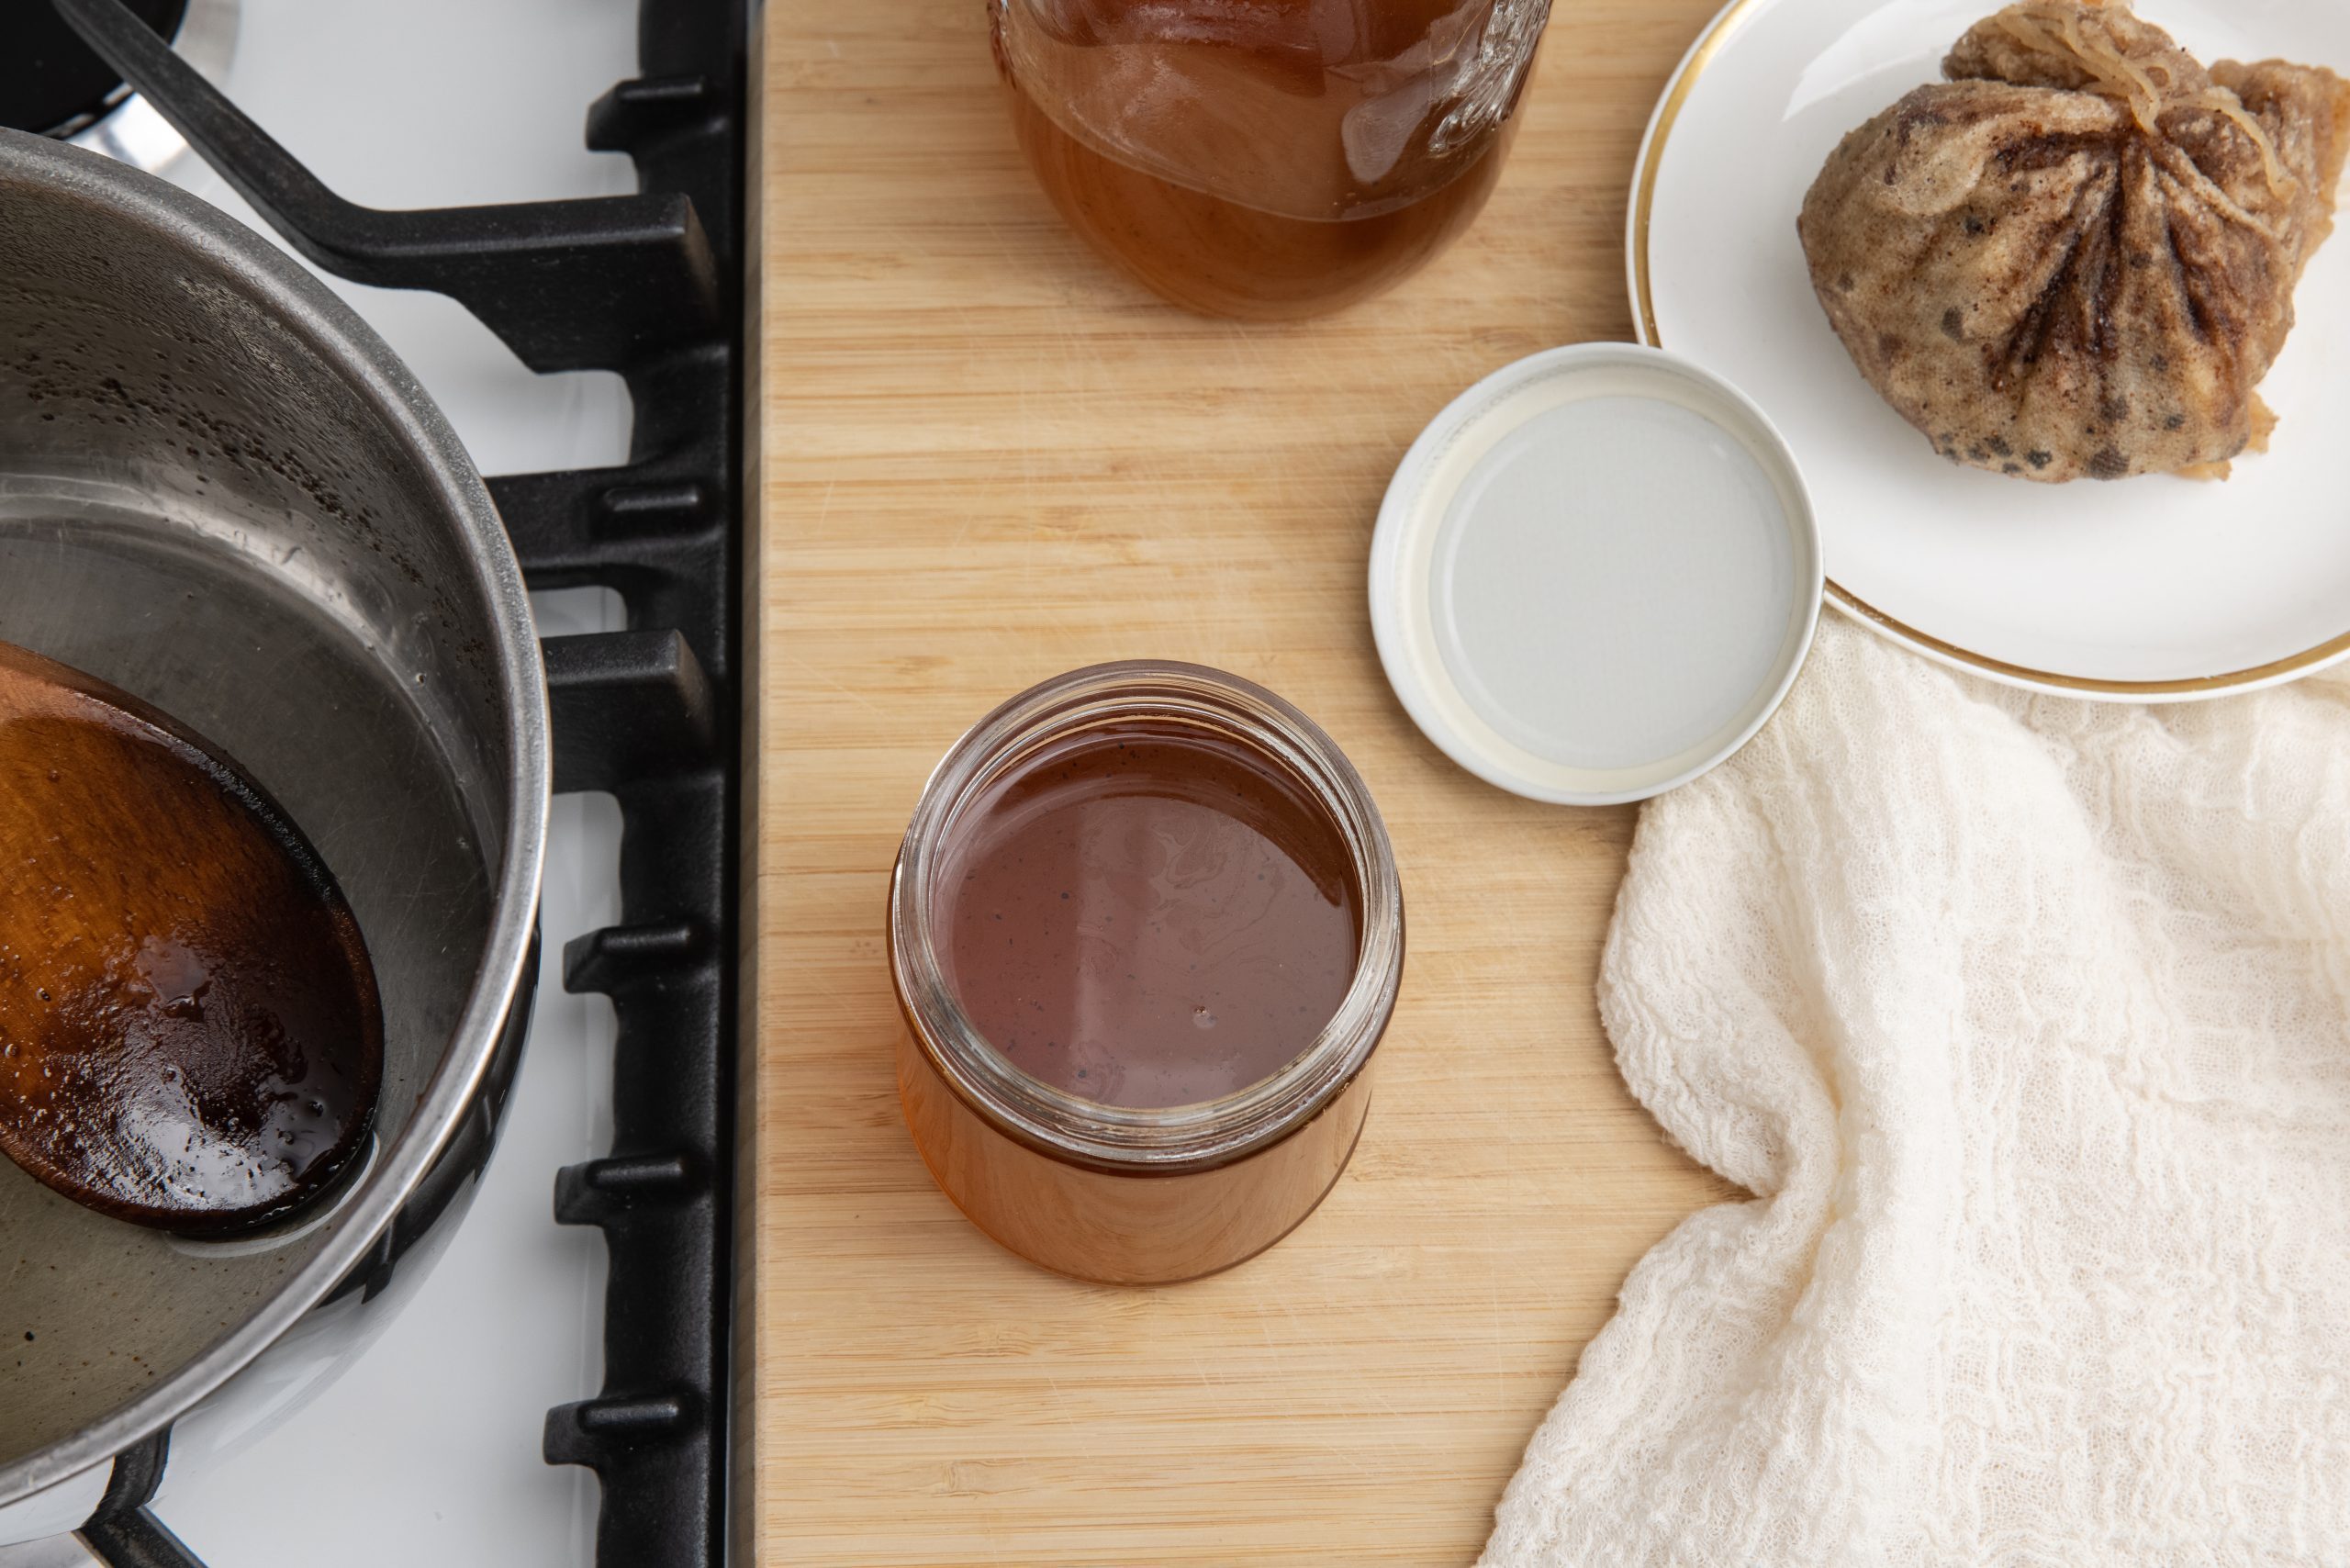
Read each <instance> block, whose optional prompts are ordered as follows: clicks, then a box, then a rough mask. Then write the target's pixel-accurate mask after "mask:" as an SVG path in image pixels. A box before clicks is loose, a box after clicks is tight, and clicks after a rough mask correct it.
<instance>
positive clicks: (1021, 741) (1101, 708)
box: [889, 660, 1404, 1174]
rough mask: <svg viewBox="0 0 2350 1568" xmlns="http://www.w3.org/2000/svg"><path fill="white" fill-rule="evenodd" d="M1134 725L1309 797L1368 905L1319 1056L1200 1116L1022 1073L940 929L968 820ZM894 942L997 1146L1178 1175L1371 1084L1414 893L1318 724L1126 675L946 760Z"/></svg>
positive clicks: (923, 1033) (1077, 682)
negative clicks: (1178, 727) (1256, 764)
mask: <svg viewBox="0 0 2350 1568" xmlns="http://www.w3.org/2000/svg"><path fill="white" fill-rule="evenodd" d="M1136 720H1142V721H1145V722H1147V721H1151V720H1160V721H1165V722H1173V723H1177V724H1189V725H1193V726H1199V727H1203V728H1208V729H1212V730H1214V731H1216V732H1218V733H1220V734H1222V735H1224V736H1225V737H1226V738H1228V739H1231V740H1236V741H1238V742H1239V743H1241V744H1242V745H1247V746H1248V747H1249V748H1250V749H1252V750H1254V751H1256V752H1258V753H1259V755H1261V756H1265V757H1267V758H1268V759H1269V760H1270V761H1271V762H1273V763H1274V764H1275V765H1277V766H1279V767H1281V771H1282V772H1283V773H1284V774H1285V775H1288V776H1290V777H1292V778H1293V779H1294V780H1295V781H1296V782H1297V783H1299V784H1301V785H1303V786H1304V788H1305V790H1307V792H1308V794H1309V795H1310V797H1311V798H1312V799H1313V801H1315V804H1316V805H1318V806H1319V807H1320V808H1321V809H1322V810H1323V811H1324V812H1326V813H1327V814H1328V815H1329V817H1330V819H1331V821H1332V822H1333V823H1335V824H1336V825H1337V829H1338V831H1339V833H1340V834H1341V836H1342V837H1343V839H1344V840H1345V843H1346V846H1347V851H1348V856H1349V857H1350V860H1351V864H1352V870H1353V873H1354V877H1355V881H1356V886H1357V889H1358V893H1359V897H1360V921H1361V932H1360V939H1359V941H1358V942H1357V944H1356V955H1355V972H1354V978H1353V980H1352V981H1351V983H1350V984H1349V985H1348V990H1347V993H1346V995H1345V997H1344V999H1342V1000H1341V1001H1340V1002H1339V1003H1338V1008H1337V1012H1336V1013H1334V1014H1332V1015H1331V1017H1330V1019H1329V1020H1328V1022H1326V1024H1325V1025H1323V1026H1322V1028H1321V1031H1320V1032H1319V1033H1318V1034H1316V1035H1315V1037H1314V1040H1313V1042H1312V1043H1311V1044H1309V1045H1308V1046H1307V1047H1305V1048H1304V1050H1303V1051H1301V1052H1299V1053H1298V1054H1297V1055H1296V1056H1295V1057H1293V1058H1291V1059H1290V1060H1289V1062H1288V1063H1287V1064H1286V1065H1284V1066H1283V1067H1281V1068H1280V1069H1278V1070H1275V1071H1274V1072H1273V1073H1272V1074H1270V1076H1268V1077H1265V1078H1262V1079H1259V1080H1258V1081H1256V1082H1255V1083H1252V1084H1249V1085H1248V1086H1247V1087H1246V1088H1243V1089H1240V1090H1237V1091H1235V1092H1233V1093H1231V1094H1227V1095H1225V1096H1224V1097H1223V1098H1221V1099H1216V1100H1209V1101H1203V1102H1201V1103H1196V1104H1191V1105H1173V1106H1167V1107H1163V1108H1142V1107H1134V1106H1121V1105H1108V1104H1103V1103H1100V1102H1097V1101H1092V1100H1087V1099H1083V1098H1080V1097H1079V1096H1077V1095H1073V1094H1070V1093H1068V1092H1065V1091H1063V1090H1060V1089H1057V1088H1055V1087H1053V1086H1052V1085H1050V1084H1047V1083H1045V1082H1043V1081H1040V1080H1038V1079H1036V1078H1034V1077H1032V1076H1030V1075H1029V1074H1028V1073H1026V1072H1024V1071H1023V1070H1021V1069H1020V1068H1018V1067H1016V1066H1014V1065H1013V1063H1012V1062H1011V1060H1010V1059H1009V1058H1006V1057H1005V1056H1004V1055H1003V1053H1002V1052H1001V1051H999V1050H998V1049H997V1048H996V1047H994V1046H993V1045H991V1044H990V1042H989V1041H988V1040H987V1038H986V1037H985V1036H983V1035H981V1034H980V1033H979V1029H978V1027H977V1026H976V1025H973V1024H972V1022H971V1021H970V1019H969V1017H968V1015H967V1014H965V1013H964V1011H963V1008H962V1004H961V1002H959V1001H958V1000H957V997H956V995H955V992H954V989H953V987H952V986H950V985H949V984H948V983H947V981H946V975H945V971H944V968H943V966H942V964H941V961H940V958H939V954H938V949H937V946H936V944H935V941H934V933H933V931H932V929H931V927H932V924H933V911H934V890H935V887H936V878H937V874H938V869H939V862H940V860H941V858H942V857H943V856H944V855H945V853H946V849H947V847H948V846H949V844H950V842H951V840H952V837H953V834H952V830H953V828H954V826H955V825H956V823H957V818H958V814H959V813H960V812H961V811H963V810H964V809H965V808H966V807H968V806H969V805H970V804H971V803H972V802H973V801H975V800H976V799H977V798H978V797H979V795H980V794H981V793H982V791H984V790H986V788H987V787H988V786H989V785H990V784H992V783H993V782H995V781H996V780H998V779H1000V778H1002V777H1003V776H1004V775H1005V774H1006V773H1007V772H1009V771H1010V770H1012V769H1013V768H1014V767H1018V766H1019V765H1020V764H1021V763H1022V762H1023V761H1024V759H1025V758H1027V757H1028V756H1032V755H1034V754H1035V752H1036V751H1037V750H1038V749H1039V748H1041V747H1043V746H1046V745H1050V744H1053V743H1055V742H1057V741H1060V740H1064V739H1066V738H1068V737H1069V736H1072V735H1076V734H1082V733H1083V732H1085V731H1086V730H1089V729H1093V728H1098V727H1101V726H1103V725H1107V724H1112V723H1125V722H1135V721H1136ZM889 935H890V970H891V976H892V979H893V980H895V982H896V985H897V990H898V996H899V1000H900V1002H901V1004H902V1005H903V1007H904V1008H905V1011H906V1015H907V1020H908V1023H909V1024H910V1025H911V1026H912V1029H913V1032H914V1036H915V1039H916V1041H917V1043H918V1044H919V1045H920V1046H921V1047H922V1050H923V1054H924V1055H925V1056H927V1057H928V1058H930V1061H931V1063H932V1065H933V1066H934V1067H935V1068H936V1069H937V1070H938V1073H939V1075H940V1077H941V1078H943V1079H944V1080H945V1081H946V1083H947V1085H948V1087H949V1088H950V1089H952V1090H953V1091H954V1092H955V1093H956V1095H957V1097H959V1098H960V1099H962V1100H963V1101H964V1102H965V1103H967V1104H968V1105H969V1106H970V1107H971V1108H972V1109H973V1110H974V1111H976V1112H978V1113H979V1114H980V1115H981V1116H982V1117H984V1118H985V1119H986V1120H987V1121H988V1122H990V1124H992V1125H993V1126H996V1127H997V1128H998V1129H999V1130H1001V1131H1002V1132H1004V1133H1006V1134H1008V1135H1010V1136H1011V1137H1015V1138H1018V1139H1019V1140H1020V1141H1022V1142H1024V1143H1026V1144H1028V1145H1030V1146H1031V1147H1033V1148H1038V1149H1040V1150H1042V1151H1044V1152H1046V1153H1047V1154H1050V1155H1052V1156H1054V1157H1056V1158H1057V1159H1064V1160H1071V1161H1074V1162H1077V1163H1080V1164H1085V1165H1091V1166H1094V1167H1097V1168H1100V1169H1104V1170H1124V1171H1128V1172H1136V1173H1139V1172H1145V1171H1152V1172H1160V1173H1170V1174H1171V1173H1176V1172H1180V1171H1187V1170H1203V1169H1208V1168H1211V1167H1214V1166H1217V1165H1223V1164H1227V1163H1230V1162H1231V1161H1233V1160H1236V1159H1244V1158H1246V1157H1247V1156H1248V1155H1249V1154H1252V1153H1254V1152H1256V1151H1257V1150H1258V1149H1260V1148H1265V1147H1267V1146H1268V1145H1270V1144H1273V1143H1277V1142H1279V1141H1280V1140H1281V1138H1283V1137H1287V1136H1288V1135H1289V1134H1290V1133H1291V1132H1292V1131H1294V1130H1295V1129H1296V1128H1298V1127H1301V1126H1304V1125H1305V1124H1306V1123H1307V1122H1309V1121H1311V1120H1312V1119H1313V1118H1314V1116H1315V1114H1318V1113H1319V1112H1320V1111H1321V1109H1322V1108H1323V1107H1324V1106H1325V1105H1326V1104H1328V1103H1330V1101H1331V1100H1333V1099H1335V1098H1336V1097H1337V1095H1338V1094H1339V1093H1340V1092H1342V1091H1343V1090H1344V1089H1345V1088H1346V1087H1347V1085H1348V1084H1349V1083H1351V1082H1352V1081H1354V1080H1355V1078H1356V1077H1357V1076H1358V1075H1360V1073H1361V1071H1362V1070H1363V1068H1364V1066H1365V1065H1366V1064H1367V1063H1368V1062H1369V1061H1370V1059H1371V1052H1372V1050H1373V1049H1374V1048H1376V1047H1377V1046H1378V1044H1379V1039H1380V1036H1381V1035H1382V1034H1383V1033H1384V1032H1385V1029H1386V1026H1387V1020H1388V1018H1389V1016H1390V1015H1391V1014H1393V1011H1394V1005H1395V998H1396V994H1397V992H1398V991H1399V990H1400V988H1401V983H1402V980H1403V969H1404V898H1403V887H1402V883H1401V880H1400V879H1399V877H1398V875H1397V873H1396V869H1395V857H1394V850H1393V846H1392V845H1391V844H1390V843H1389V841H1388V837H1387V828H1386V824H1385V823H1384V822H1383V821H1382V819H1381V817H1380V814H1379V808H1378V805H1377V804H1376V803H1375V802H1374V801H1372V799H1371V790H1370V789H1369V787H1368V786H1366V785H1365V784H1364V783H1363V780H1362V777H1361V775H1360V774H1359V773H1357V772H1356V771H1355V768H1354V765H1353V764H1352V763H1350V762H1348V760H1347V757H1346V754H1345V753H1343V752H1341V751H1340V750H1339V749H1338V746H1337V743H1336V742H1335V741H1333V740H1331V739H1330V737H1329V736H1328V735H1327V734H1325V733H1324V732H1323V730H1322V728H1321V727H1320V726H1319V725H1317V724H1315V722H1314V721H1313V720H1311V719H1309V718H1307V717H1306V716H1305V715H1304V713H1303V712H1301V711H1298V710H1297V709H1296V708H1294V707H1292V705H1291V704H1290V703H1288V702H1286V701H1284V700H1282V699H1281V698H1280V697H1277V696H1275V695H1274V694H1273V693H1272V692H1270V691H1268V690H1266V689H1264V688H1263V687H1261V686H1259V685H1257V684H1256V683H1255V682H1253V681H1249V680H1245V679H1243V678H1240V677H1238V676H1235V675H1229V674H1226V673H1225V672H1224V671H1222V670H1215V669H1210V668H1207V667H1205V666H1201V665H1191V664H1180V663H1173V662H1165V661H1156V660H1129V661H1125V662H1123V663H1117V664H1104V665H1094V666H1090V667H1088V668H1085V669H1080V670H1073V671H1071V672H1069V674H1067V675H1063V676H1058V677H1056V678H1053V679H1051V680H1047V681H1045V682H1043V683H1042V684H1041V685H1038V686H1035V687H1032V688H1030V689H1028V690H1026V691H1024V692H1022V693H1021V694H1020V695H1019V696H1017V697H1014V698H1013V699H1012V700H1009V701H1007V702H1005V703H1003V704H1002V706H1001V707H999V708H997V709H996V710H995V711H993V712H991V713H990V714H989V715H988V716H987V717H986V718H984V719H981V720H980V721H979V722H978V723H977V724H974V725H973V726H972V727H971V728H970V729H969V730H968V731H967V732H965V734H963V736H962V738H961V739H959V740H958V741H957V742H956V743H955V745H953V746H952V747H951V748H950V749H949V750H948V751H947V753H946V756H945V757H944V758H942V759H941V760H940V762H939V764H938V767H936V768H935V769H934V771H933V772H932V774H931V776H930V779H929V782H928V783H927V784H925V785H924V786H923V794H922V801H921V802H920V804H918V805H917V806H916V807H915V809H914V815H913V820H912V823H911V824H910V825H909V826H908V827H907V829H906V836H905V840H904V842H903V844H902V846H901V848H900V850H899V853H898V862H897V868H896V870H895V872H894V873H893V874H892V876H891V878H890V924H889Z"/></svg>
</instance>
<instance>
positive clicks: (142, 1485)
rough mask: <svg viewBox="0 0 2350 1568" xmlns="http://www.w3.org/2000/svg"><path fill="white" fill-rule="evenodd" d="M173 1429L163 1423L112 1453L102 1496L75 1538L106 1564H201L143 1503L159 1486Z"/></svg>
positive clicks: (112, 1567)
mask: <svg viewBox="0 0 2350 1568" xmlns="http://www.w3.org/2000/svg"><path fill="white" fill-rule="evenodd" d="M171 1452H172V1431H171V1428H168V1427H166V1428H163V1429H162V1431H160V1432H158V1433H156V1434H155V1435H154V1436H153V1437H151V1438H150V1439H147V1440H146V1441H145V1442H143V1443H140V1445H139V1446H138V1447H137V1448H134V1449H130V1450H127V1451H125V1452H122V1453H118V1454H117V1455H116V1456H115V1461H114V1473H113V1475H112V1476H110V1477H109V1478H108V1479H107V1481H106V1495H105V1496H104V1497H102V1498H100V1499H99V1500H98V1508H97V1512H95V1513H94V1514H92V1515H91V1516H90V1517H89V1518H88V1520H87V1521H86V1522H84V1525H83V1526H82V1528H81V1529H77V1530H75V1531H74V1532H73V1534H74V1537H75V1539H77V1540H80V1541H81V1543H82V1545H83V1546H84V1548H86V1549H87V1550H88V1551H89V1553H90V1555H91V1556H93V1557H95V1558H96V1559H97V1560H98V1561H99V1562H101V1563H103V1564H105V1568H204V1564H203V1562H200V1561H198V1559H197V1558H196V1553H194V1552H192V1551H189V1550H188V1549H187V1547H186V1546H185V1545H184V1544H183V1543H182V1542H181V1540H180V1538H179V1537H177V1536H175V1535H173V1533H172V1532H171V1530H170V1529H169V1528H168V1527H167V1526H165V1525H164V1523H163V1521H162V1520H161V1519H159V1518H156V1517H155V1516H154V1514H153V1512H152V1511H151V1510H150V1509H149V1508H148V1506H147V1505H148V1504H149V1503H151V1502H152V1501H153V1500H154V1497H155V1489H156V1488H157V1487H158V1486H161V1485H162V1484H163V1467H164V1466H165V1465H167V1464H168V1463H170V1462H171Z"/></svg>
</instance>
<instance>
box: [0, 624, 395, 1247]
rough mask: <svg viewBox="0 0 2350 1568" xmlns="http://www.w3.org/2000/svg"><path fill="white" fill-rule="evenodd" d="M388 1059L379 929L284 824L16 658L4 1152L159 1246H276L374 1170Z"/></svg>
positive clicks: (2, 809) (77, 690)
mask: <svg viewBox="0 0 2350 1568" xmlns="http://www.w3.org/2000/svg"><path fill="white" fill-rule="evenodd" d="M383 1061H384V1022H383V1011H382V1007H381V1005H380V1003H379V1002H378V1001H377V999H376V994H375V970H374V969H373V968H372V967H371V966H370V965H369V963H368V961H367V948H366V945H365V944H364V942H363V941H362V940H361V938H360V935H359V925H358V923H357V922H356V921H355V920H353V918H352V913H351V908H350V906H349V905H348V904H347V903H345V902H343V897H342V892H341V889H340V888H338V887H337V886H336V885H335V881H334V878H333V877H332V875H331V874H330V873H329V872H328V870H327V868H326V866H325V865H324V864H323V863H322V862H321V861H320V860H319V856H318V852H317V851H316V850H314V849H313V848H311V847H310V845H309V842H308V840H307V839H305V838H304V837H303V836H302V834H301V833H300V832H299V831H298V830H297V828H296V827H295V826H294V824H293V823H291V822H289V821H287V820H286V817H285V812H282V811H281V810H279V808H278V806H277V803H276V802H275V801H272V800H271V799H270V798H269V796H268V795H267V794H265V793H263V790H261V789H260V787H259V786H257V785H255V784H254V783H253V782H252V780H251V779H249V778H246V777H245V776H244V774H243V773H242V772H241V771H240V770H239V769H238V767H236V765H235V764H234V763H231V762H229V760H228V759H226V758H225V757H223V756H220V755H219V754H218V752H217V751H215V750H214V749H213V748H212V747H211V746H210V745H208V744H207V743H206V742H205V741H204V740H202V739H201V738H200V737H198V736H196V734H193V733H191V732H190V731H188V730H187V729H185V728H184V727H183V726H181V725H180V724H178V723H175V722H173V721H172V720H171V719H169V718H167V717H166V716H165V715H163V714H162V713H160V712H158V711H155V710H154V709H152V708H151V707H149V706H148V705H147V704H146V703H144V702H141V701H140V700H138V699H137V698H135V697H132V696H130V695H129V693H127V692H123V691H118V690H117V689H115V688H113V687H111V686H108V685H106V683H105V682H103V681H100V680H96V679H94V678H91V677H89V676H86V675H83V674H81V673H80V672H78V671H76V670H72V669H68V668H67V667H66V666H63V665H61V664H57V663H55V662H54V661H52V660H50V659H45V658H43V657H41V656H40V655H38V654H33V653H28V652H27V651H26V650H25V649H22V648H19V647H17V646H14V645H13V644H7V643H0V1149H5V1150H6V1153H7V1154H8V1156H9V1157H10V1158H11V1159H15V1160H16V1161H17V1164H19V1165H21V1166H23V1167H24V1168H25V1169H26V1170H28V1171H30V1172H31V1173H32V1174H33V1175H34V1176H36V1177H38V1178H39V1180H40V1181H41V1182H45V1183H47V1184H48V1185H49V1186H50V1187H52V1188H55V1189H56V1190H57V1191H58V1192H60V1193H64V1194H65V1195H66V1196H67V1197H70V1198H73V1199H74V1200H76V1201H78V1202H80V1203H84V1204H88V1205H90V1206H91V1207H92V1208H95V1209H98V1210H101V1211H102V1212H104V1213H106V1214H109V1215H116V1216H117V1217H118V1218H122V1219H127V1220H131V1221H135V1222H137V1223H138V1224H140V1225H150V1226H159V1227H162V1228H164V1229H168V1230H174V1231H181V1232H187V1233H218V1232H223V1231H229V1230H236V1229H241V1228H245V1227H248V1226H257V1225H262V1224H265V1223H267V1222H269V1221H271V1220H274V1219H276V1218H278V1217H279V1216H281V1215H285V1214H286V1213H287V1212H288V1211H290V1210H292V1209H293V1208H295V1207H297V1206H298V1205H299V1204H301V1203H302V1202H303V1201H304V1200H306V1199H307V1198H308V1197H310V1196H312V1195H314V1194H316V1193H319V1191H320V1190H321V1189H323V1188H324V1187H325V1186H326V1185H328V1184H329V1183H330V1182H332V1181H333V1180H334V1178H335V1177H336V1175H337V1174H339V1173H340V1172H341V1170H343V1169H344V1167H345V1166H347V1165H348V1164H349V1163H350V1162H351V1160H352V1159H353V1156H355V1155H356V1154H357V1153H358V1152H359V1150H360V1148H362V1147H363V1146H364V1142H365V1139H366V1135H367V1132H368V1128H369V1126H371V1124H372V1123H373V1121H374V1118H375V1097H376V1091H377V1088H378V1086H379V1084H380V1083H381V1081H382V1078H383Z"/></svg>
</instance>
